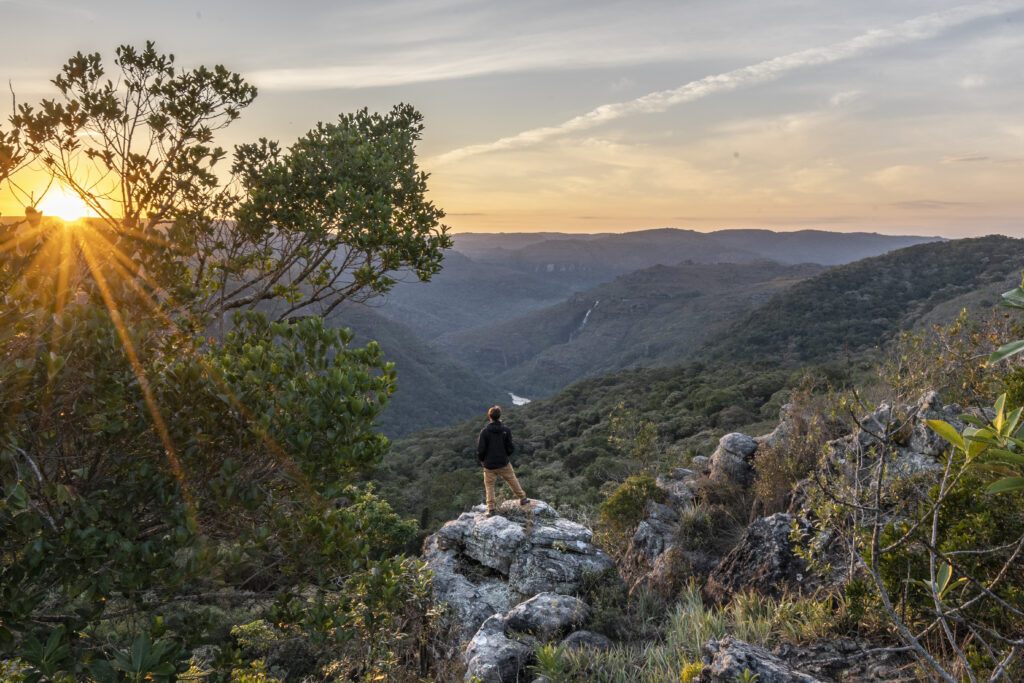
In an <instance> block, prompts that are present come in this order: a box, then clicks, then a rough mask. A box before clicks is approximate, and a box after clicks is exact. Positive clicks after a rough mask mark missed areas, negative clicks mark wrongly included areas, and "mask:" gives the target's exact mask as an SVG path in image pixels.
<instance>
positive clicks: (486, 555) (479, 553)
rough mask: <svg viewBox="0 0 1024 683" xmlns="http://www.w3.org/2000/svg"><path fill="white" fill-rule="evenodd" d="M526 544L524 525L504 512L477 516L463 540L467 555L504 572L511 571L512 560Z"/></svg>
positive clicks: (486, 565) (464, 550)
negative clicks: (503, 513)
mask: <svg viewBox="0 0 1024 683" xmlns="http://www.w3.org/2000/svg"><path fill="white" fill-rule="evenodd" d="M525 544H526V532H525V531H523V526H522V525H521V524H517V523H516V522H513V521H512V520H510V519H506V518H505V517H502V516H500V515H494V516H493V517H486V516H485V517H484V518H483V519H477V520H476V522H475V524H474V525H473V527H472V529H470V530H469V533H467V534H466V535H465V536H463V539H462V547H463V552H464V553H465V554H466V555H468V556H469V557H472V558H473V559H474V560H476V561H477V562H479V563H480V564H482V565H484V566H485V567H490V568H492V569H497V570H498V571H499V572H501V573H502V574H508V570H509V568H510V567H511V566H512V560H513V559H514V558H515V556H516V554H517V553H518V552H519V550H520V548H522V547H523V545H525Z"/></svg>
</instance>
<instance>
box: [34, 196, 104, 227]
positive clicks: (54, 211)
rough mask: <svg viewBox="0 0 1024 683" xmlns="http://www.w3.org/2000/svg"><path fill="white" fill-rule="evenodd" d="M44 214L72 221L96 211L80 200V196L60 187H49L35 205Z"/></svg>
mask: <svg viewBox="0 0 1024 683" xmlns="http://www.w3.org/2000/svg"><path fill="white" fill-rule="evenodd" d="M36 209H37V210H39V211H41V212H42V213H43V215H44V216H56V217H57V218H60V219H61V220H63V221H67V222H69V223H70V222H72V221H76V220H78V219H79V218H84V217H86V216H95V215H96V213H95V212H94V211H93V210H92V209H90V208H89V206H88V205H87V204H86V203H85V202H84V201H82V198H81V197H79V196H78V195H76V194H72V193H70V192H68V191H67V190H65V189H64V188H62V187H59V188H51V189H50V191H49V192H47V193H46V196H44V197H43V199H42V200H41V201H40V202H39V205H38V206H37V207H36Z"/></svg>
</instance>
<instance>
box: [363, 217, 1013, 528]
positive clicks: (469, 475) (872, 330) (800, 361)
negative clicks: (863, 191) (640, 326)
mask: <svg viewBox="0 0 1024 683" xmlns="http://www.w3.org/2000/svg"><path fill="white" fill-rule="evenodd" d="M965 263H977V264H981V267H977V266H972V267H963V264H965ZM1021 264H1024V241H1022V240H1016V239H1010V238H1005V237H986V238H979V239H971V240H958V241H952V242H945V243H935V244H924V245H918V246H915V247H908V248H906V249H903V250H900V251H897V252H894V253H892V254H888V255H884V256H880V257H876V258H872V259H866V260H864V261H861V262H858V263H855V264H851V265H849V266H845V267H841V268H836V269H832V270H828V271H825V272H823V273H821V274H819V275H817V276H814V277H811V278H807V279H806V280H803V281H802V282H800V283H799V284H798V285H796V286H795V287H794V288H791V289H789V290H787V292H786V293H783V294H781V295H779V296H778V297H776V298H773V299H771V300H770V301H768V302H767V303H765V304H763V305H761V306H759V307H758V308H757V309H755V310H754V311H752V312H751V313H750V314H748V315H747V316H746V317H745V318H744V319H742V320H741V321H739V322H736V323H735V324H734V325H733V326H732V327H731V328H730V329H729V330H728V331H726V332H723V333H722V334H721V335H718V336H716V337H715V339H713V340H712V341H709V342H708V343H707V344H706V345H705V346H704V348H703V349H702V350H701V353H700V357H701V358H702V360H700V361H693V362H689V363H685V364H683V365H678V366H673V367H667V368H661V369H647V370H634V371H625V372H619V373H614V374H610V375H607V376H604V377H600V378H596V379H591V380H586V381H583V382H579V383H577V384H574V385H572V386H570V387H568V388H567V389H565V390H563V391H561V392H559V393H558V394H556V395H554V396H553V397H551V398H549V399H545V400H541V401H535V402H533V403H531V404H529V405H527V406H524V407H519V408H512V409H511V410H509V412H508V414H507V417H506V419H505V421H506V423H507V424H508V425H509V426H510V427H512V429H513V430H514V432H515V434H516V435H517V439H518V440H519V441H520V442H521V444H522V448H521V450H520V454H519V456H518V457H519V460H518V463H521V465H522V475H521V479H522V481H523V485H524V486H525V487H526V488H527V490H528V491H532V492H536V494H535V495H537V496H542V497H544V499H545V500H549V501H553V502H555V503H558V504H561V505H570V506H582V507H583V508H588V507H589V508H591V509H592V507H593V506H594V505H595V504H596V503H597V502H599V501H600V500H601V499H602V492H601V490H602V487H604V486H606V485H608V484H609V482H611V483H612V484H614V482H617V481H621V479H622V478H623V477H625V476H626V474H627V473H628V472H629V471H631V469H632V467H633V464H631V461H630V459H629V458H628V457H626V455H625V454H623V453H621V452H617V451H616V449H615V448H614V447H613V446H612V445H611V444H610V443H609V436H610V433H611V432H610V429H611V419H612V417H613V416H612V412H613V410H615V409H616V407H617V406H619V404H622V406H623V410H624V411H625V413H624V414H626V415H627V416H628V417H629V418H630V419H634V420H637V421H640V422H649V423H651V424H652V425H653V426H654V427H655V429H656V431H657V441H658V443H660V444H662V445H663V447H664V445H665V444H671V446H670V447H668V449H669V452H668V453H667V454H666V455H667V457H668V459H669V460H671V459H672V458H675V459H677V460H679V461H684V460H686V459H687V458H688V457H689V456H691V455H694V454H707V453H709V452H710V450H711V449H712V448H713V446H714V444H715V443H716V441H717V438H718V436H720V435H721V434H723V433H725V432H729V431H733V430H738V429H744V430H748V429H749V430H752V431H755V432H756V431H757V429H761V428H765V427H767V426H768V425H769V424H770V423H771V422H773V421H774V420H775V419H776V418H777V413H778V409H779V407H780V406H781V405H782V403H783V402H784V401H785V398H786V396H787V395H788V392H789V391H790V390H791V389H792V388H793V387H794V386H796V385H797V384H798V383H799V382H800V381H801V378H802V377H804V376H805V375H807V374H808V373H811V374H813V375H815V376H816V377H818V378H819V381H822V382H828V383H831V384H833V385H836V386H843V385H847V384H848V383H850V382H852V381H854V380H857V381H859V382H860V383H862V384H863V383H868V382H869V381H872V380H873V379H874V375H873V374H872V373H873V371H871V368H872V367H873V365H874V362H875V361H877V360H878V359H879V357H880V356H879V355H878V354H877V353H876V352H875V347H876V346H879V345H882V344H884V343H886V342H887V341H889V340H891V339H892V338H893V337H894V336H895V335H896V333H897V332H898V331H899V330H901V329H909V328H911V327H913V326H914V324H915V322H916V321H918V320H921V319H923V318H925V317H927V316H928V313H929V311H931V310H932V309H933V308H935V307H938V306H943V305H944V304H945V303H946V302H948V301H950V300H954V299H956V298H959V297H963V296H964V295H965V293H967V292H973V293H974V298H975V299H976V300H982V301H985V302H987V303H991V304H994V303H995V302H996V301H997V300H998V296H999V294H998V293H999V292H1000V291H1002V290H1003V289H1007V288H1009V287H1008V286H1007V284H1006V283H1010V285H1009V286H1013V284H1015V282H1014V279H1015V278H1017V272H1018V268H1019V267H1020V265H1021ZM797 289H798V290H799V293H798V294H797V295H796V296H795V297H794V298H793V299H792V300H791V299H790V296H791V294H792V293H793V292H794V291H795V290H797ZM886 315H888V316H889V317H884V316H886ZM762 325H763V327H762ZM871 335H874V337H872V336H871ZM848 339H849V341H850V342H851V343H850V344H847V340H848ZM848 348H849V350H850V351H851V355H850V356H849V357H848V356H847V354H846V353H845V352H846V350H847V349H848ZM775 349H778V352H776V351H775ZM795 351H798V353H797V352H795ZM621 412H622V411H620V413H621ZM481 427H482V422H479V421H474V422H467V423H464V424H461V425H456V426H452V427H447V428H443V429H435V430H429V431H426V432H423V433H420V434H417V435H414V436H412V437H410V438H408V439H405V440H401V441H398V442H396V443H395V444H393V446H392V449H391V451H390V453H389V454H388V455H387V456H386V457H385V459H384V461H383V463H382V465H381V466H380V467H378V469H377V472H376V473H375V474H374V479H375V480H376V481H377V482H378V483H379V485H380V486H381V487H382V488H381V490H382V491H383V492H384V494H385V495H386V496H387V497H388V499H389V500H391V501H392V503H393V504H394V505H395V506H396V507H397V508H399V509H401V510H403V512H405V513H406V514H414V515H416V516H417V517H421V521H423V522H427V524H425V526H427V527H429V526H431V525H433V524H436V523H437V522H438V521H441V520H444V519H448V518H450V517H451V516H452V515H453V514H454V513H455V512H456V511H457V510H460V509H464V508H465V507H466V506H467V505H469V504H473V503H476V502H479V500H480V497H481V496H482V495H483V494H482V490H481V487H480V485H479V484H480V482H479V481H478V480H479V471H478V468H477V466H476V463H475V459H474V457H473V446H474V444H475V439H476V434H477V432H478V431H479V429H480V428H481ZM410 492H413V493H410ZM442 492H444V495H441V494H442ZM531 495H534V494H533V493H531Z"/></svg>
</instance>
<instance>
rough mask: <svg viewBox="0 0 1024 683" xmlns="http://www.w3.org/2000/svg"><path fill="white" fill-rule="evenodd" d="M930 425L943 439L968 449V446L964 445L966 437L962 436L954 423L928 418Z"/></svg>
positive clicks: (960, 447) (963, 449) (964, 449)
mask: <svg viewBox="0 0 1024 683" xmlns="http://www.w3.org/2000/svg"><path fill="white" fill-rule="evenodd" d="M926 422H927V423H928V427H929V428H930V429H931V430H932V431H933V432H935V433H936V434H938V435H939V436H941V437H942V438H943V439H945V440H946V441H948V442H949V443H951V444H953V445H954V446H956V447H957V448H959V449H960V450H962V451H966V450H967V448H966V446H965V445H964V438H963V437H962V436H960V433H959V432H958V431H956V429H955V428H954V427H953V425H951V424H949V423H948V422H943V421H942V420H926Z"/></svg>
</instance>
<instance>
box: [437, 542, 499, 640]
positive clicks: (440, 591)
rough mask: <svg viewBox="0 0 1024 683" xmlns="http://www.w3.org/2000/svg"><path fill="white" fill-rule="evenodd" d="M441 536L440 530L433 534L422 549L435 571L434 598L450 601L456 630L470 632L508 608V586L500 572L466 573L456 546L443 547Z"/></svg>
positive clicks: (440, 600)
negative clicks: (438, 533)
mask: <svg viewBox="0 0 1024 683" xmlns="http://www.w3.org/2000/svg"><path fill="white" fill-rule="evenodd" d="M440 540H441V539H440V538H439V537H438V536H437V534H435V535H433V536H431V537H430V538H428V539H427V540H426V542H425V544H424V549H423V560H424V561H425V562H426V563H427V566H428V567H429V568H430V570H431V571H432V572H433V573H434V577H433V580H432V581H431V586H432V590H433V594H434V601H435V602H436V603H438V604H447V605H448V609H450V610H451V612H452V616H453V617H454V621H455V623H456V624H457V626H458V628H457V631H459V632H461V633H465V634H466V636H468V635H469V634H470V633H473V632H474V631H475V630H476V629H477V628H479V626H480V624H482V623H483V622H484V620H486V619H487V618H488V617H490V616H491V615H493V614H496V613H499V612H507V611H508V609H509V607H510V605H509V597H508V587H507V584H506V582H505V581H504V580H503V579H502V578H501V577H500V576H497V575H496V574H497V572H483V571H480V572H474V573H472V574H470V575H468V576H467V573H468V572H466V570H465V567H464V566H463V565H464V564H465V562H464V559H463V558H460V556H459V554H458V551H457V550H455V549H454V548H442V547H440V545H439V544H440Z"/></svg>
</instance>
